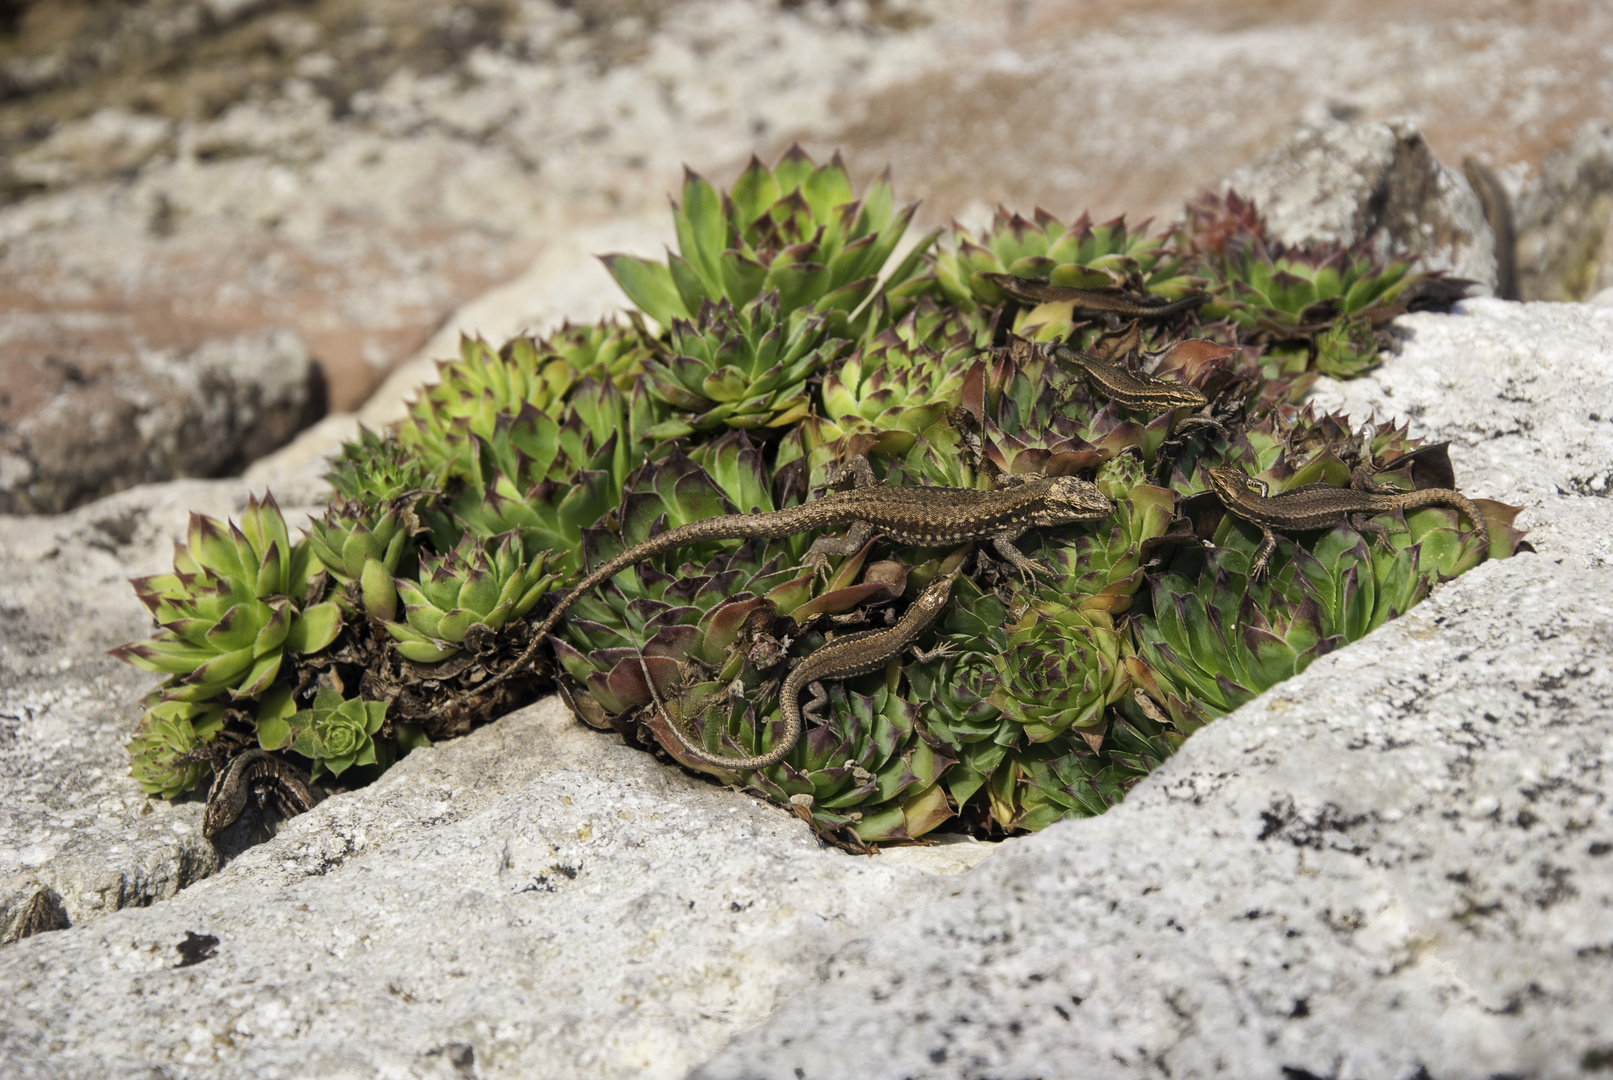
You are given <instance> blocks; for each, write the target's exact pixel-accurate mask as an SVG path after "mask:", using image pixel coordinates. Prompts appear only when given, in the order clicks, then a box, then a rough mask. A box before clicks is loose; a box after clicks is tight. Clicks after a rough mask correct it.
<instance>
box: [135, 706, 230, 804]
mask: <svg viewBox="0 0 1613 1080" xmlns="http://www.w3.org/2000/svg"><path fill="white" fill-rule="evenodd" d="M146 705H147V706H148V707H147V709H146V711H145V714H144V715H142V716H141V717H140V726H139V728H137V729H136V731H135V734H134V738H133V739H131V740H130V741H129V746H128V749H129V757H130V758H131V761H130V765H129V774H130V775H131V776H133V777H134V778H135V781H136V782H137V783H139V785H140V790H142V791H144V792H145V793H146V794H147V795H161V796H162V797H163V798H165V799H173V798H177V797H178V796H179V795H180V794H182V793H184V792H186V791H189V790H190V789H191V788H193V787H195V786H196V785H197V784H200V783H201V782H202V779H203V778H204V777H205V776H207V774H208V772H209V771H211V766H210V765H209V764H208V763H207V762H206V761H203V760H198V759H197V758H196V757H195V756H194V754H195V752H196V751H197V750H198V749H199V748H201V747H203V746H205V745H207V744H208V743H210V742H212V741H213V739H214V738H215V737H217V735H218V733H219V732H220V731H221V730H223V728H224V706H223V704H221V703H219V702H206V703H197V702H194V701H163V700H162V699H161V697H160V695H157V694H153V695H152V696H151V697H149V698H147V699H146Z"/></svg>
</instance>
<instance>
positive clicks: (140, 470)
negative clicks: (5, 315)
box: [0, 315, 324, 514]
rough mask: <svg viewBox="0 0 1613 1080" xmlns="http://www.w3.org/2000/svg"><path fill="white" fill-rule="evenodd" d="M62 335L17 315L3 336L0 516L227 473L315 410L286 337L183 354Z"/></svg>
mask: <svg viewBox="0 0 1613 1080" xmlns="http://www.w3.org/2000/svg"><path fill="white" fill-rule="evenodd" d="M102 321H103V322H107V323H116V322H118V321H119V320H116V319H108V320H102ZM62 329H63V328H62V326H61V325H60V323H59V322H58V321H56V320H52V319H43V320H35V319H30V318H29V317H28V316H24V315H17V316H14V317H13V320H12V321H11V325H9V326H8V327H7V330H6V333H5V335H4V336H5V337H6V339H7V340H6V342H5V344H6V346H7V350H6V354H5V356H4V359H3V360H0V378H3V379H4V384H5V387H6V389H5V391H4V392H3V393H0V513H11V514H16V513H59V512H61V511H63V510H66V509H69V508H71V507H74V506H78V505H81V504H83V503H85V502H87V501H89V500H90V499H93V498H96V497H99V496H101V495H105V494H108V493H110V492H113V491H118V490H121V489H123V488H126V487H130V486H132V485H134V484H139V483H149V482H153V481H159V480H169V479H173V478H176V477H182V476H204V477H205V476H220V475H224V474H226V473H229V472H237V471H239V470H240V469H241V467H242V466H243V465H245V464H246V463H247V462H249V461H252V460H254V459H255V458H258V457H261V456H263V455H264V454H266V453H268V452H269V451H270V450H273V449H274V448H275V447H277V446H280V445H281V444H282V443H284V442H286V441H287V440H289V439H290V438H291V437H292V436H293V435H295V434H296V433H297V432H298V431H299V430H301V429H302V428H303V427H304V426H306V425H307V424H308V423H309V422H311V421H312V420H315V419H317V418H318V417H319V415H320V414H321V413H322V412H323V408H324V402H323V399H322V395H321V391H320V386H319V382H318V372H317V370H316V369H315V367H314V366H313V364H312V363H311V362H310V359H309V356H308V346H307V345H306V344H305V343H304V342H303V340H302V338H301V337H300V336H299V335H297V334H296V333H294V332H292V331H289V330H268V331H257V332H252V333H245V334H240V335H237V336H233V337H225V338H209V339H206V340H204V341H203V342H202V343H201V344H200V345H198V346H197V347H195V348H192V349H187V350H182V349H178V348H164V349H144V348H141V347H140V346H139V345H138V342H136V343H135V344H134V345H133V346H132V347H131V346H130V345H129V344H128V343H127V342H125V341H122V340H118V339H117V338H118V334H117V330H116V329H113V328H111V327H109V326H102V327H85V328H83V329H82V330H81V331H80V333H78V334H75V335H73V336H72V337H71V338H69V339H68V340H65V341H64V340H62V337H61V336H60V335H61V331H62ZM109 330H110V332H106V331H109Z"/></svg>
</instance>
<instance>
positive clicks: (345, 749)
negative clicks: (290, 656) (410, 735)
mask: <svg viewBox="0 0 1613 1080" xmlns="http://www.w3.org/2000/svg"><path fill="white" fill-rule="evenodd" d="M385 719H386V703H385V702H381V701H362V700H360V699H358V698H346V699H344V698H343V697H342V695H341V694H338V693H337V692H336V691H334V690H331V689H329V688H326V687H321V688H320V690H319V692H318V693H317V694H316V695H315V696H314V701H313V705H312V706H311V707H310V708H307V709H300V710H298V711H297V712H295V713H293V714H292V715H291V716H289V717H285V718H274V719H265V720H262V721H260V722H259V724H258V741H259V742H260V743H261V744H262V746H263V748H264V749H265V750H280V749H282V748H289V749H291V750H293V751H295V752H296V753H298V754H301V755H302V756H303V757H305V758H308V759H309V760H310V761H312V762H313V763H314V765H313V768H312V769H311V770H310V771H309V779H310V780H318V779H319V778H320V776H322V775H323V774H324V773H327V772H328V773H330V775H332V776H340V775H341V774H342V773H344V772H346V771H347V770H348V769H349V768H351V767H352V766H354V765H374V764H375V763H376V753H377V746H378V745H380V746H385V747H387V749H388V750H389V749H390V747H389V746H388V744H385V743H382V744H377V743H376V741H375V736H376V733H377V732H379V731H380V730H381V724H382V722H383V721H384V720H385ZM382 752H383V753H385V752H386V750H383V751H382Z"/></svg>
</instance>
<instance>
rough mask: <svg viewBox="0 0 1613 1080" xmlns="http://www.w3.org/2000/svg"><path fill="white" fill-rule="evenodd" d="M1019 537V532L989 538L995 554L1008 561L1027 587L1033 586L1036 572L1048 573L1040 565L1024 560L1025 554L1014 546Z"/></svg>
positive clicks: (1033, 561)
mask: <svg viewBox="0 0 1613 1080" xmlns="http://www.w3.org/2000/svg"><path fill="white" fill-rule="evenodd" d="M1019 537H1020V532H1000V533H998V534H997V535H996V536H993V537H992V538H991V546H992V547H994V548H996V549H997V554H999V555H1001V556H1002V557H1003V558H1004V559H1006V560H1008V562H1009V563H1011V564H1013V566H1014V568H1015V569H1016V570H1018V571H1019V572H1020V573H1021V574H1022V575H1024V577H1025V583H1026V584H1027V585H1034V584H1035V583H1036V575H1037V573H1038V572H1041V573H1048V572H1049V571H1048V568H1047V567H1045V566H1043V565H1042V564H1041V563H1039V562H1036V561H1035V560H1033V559H1028V558H1026V557H1025V553H1024V552H1023V551H1020V550H1019V549H1018V548H1017V547H1015V546H1014V541H1015V540H1018V539H1019Z"/></svg>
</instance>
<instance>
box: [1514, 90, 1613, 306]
mask: <svg viewBox="0 0 1613 1080" xmlns="http://www.w3.org/2000/svg"><path fill="white" fill-rule="evenodd" d="M1540 172H1541V175H1540V180H1539V182H1538V183H1536V184H1533V185H1531V186H1530V187H1529V188H1528V189H1527V190H1526V191H1524V192H1523V193H1522V194H1521V197H1520V198H1519V200H1518V210H1517V219H1518V277H1519V286H1520V289H1521V291H1522V294H1523V295H1524V296H1525V297H1528V298H1530V299H1538V300H1587V299H1589V298H1591V297H1592V296H1594V295H1595V294H1597V293H1599V292H1602V291H1604V290H1606V289H1609V288H1613V124H1610V123H1608V122H1607V121H1605V120H1603V121H1598V122H1593V123H1589V124H1586V125H1585V126H1584V127H1582V128H1580V130H1579V131H1578V132H1577V133H1576V134H1575V136H1574V139H1573V141H1572V142H1571V143H1570V144H1569V145H1568V146H1567V147H1566V148H1564V149H1563V150H1560V151H1558V152H1557V153H1555V154H1552V155H1550V156H1549V157H1547V158H1546V160H1545V162H1544V163H1543V164H1542V166H1541V170H1540Z"/></svg>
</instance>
